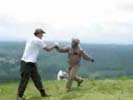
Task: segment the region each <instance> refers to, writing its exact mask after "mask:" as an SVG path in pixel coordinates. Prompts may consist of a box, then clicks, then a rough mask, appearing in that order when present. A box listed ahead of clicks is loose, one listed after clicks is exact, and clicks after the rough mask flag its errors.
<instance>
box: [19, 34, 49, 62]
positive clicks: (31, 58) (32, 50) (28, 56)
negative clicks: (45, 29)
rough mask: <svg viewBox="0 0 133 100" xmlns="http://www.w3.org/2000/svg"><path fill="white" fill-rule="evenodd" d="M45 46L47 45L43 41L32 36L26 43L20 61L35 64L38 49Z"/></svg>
mask: <svg viewBox="0 0 133 100" xmlns="http://www.w3.org/2000/svg"><path fill="white" fill-rule="evenodd" d="M46 46H47V45H46V43H45V42H44V41H43V40H41V39H39V38H38V37H36V36H34V37H33V38H32V39H30V40H29V41H27V43H26V46H25V50H24V53H23V56H22V59H21V60H23V61H25V62H33V63H35V62H36V60H37V57H38V55H39V51H40V49H42V48H45V47H46Z"/></svg>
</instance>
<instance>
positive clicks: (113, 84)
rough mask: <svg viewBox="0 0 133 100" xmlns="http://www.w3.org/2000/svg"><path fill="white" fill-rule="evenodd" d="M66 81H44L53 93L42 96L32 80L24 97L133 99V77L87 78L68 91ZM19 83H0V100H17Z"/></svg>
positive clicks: (35, 98)
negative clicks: (78, 85) (48, 95)
mask: <svg viewBox="0 0 133 100" xmlns="http://www.w3.org/2000/svg"><path fill="white" fill-rule="evenodd" d="M65 83H66V81H43V85H44V87H45V88H46V90H47V92H48V93H49V94H50V95H51V96H50V97H47V98H41V97H40V94H39V92H38V91H37V89H36V88H35V87H34V85H33V83H32V82H29V84H28V86H27V89H26V91H25V95H24V97H25V98H26V100H133V79H115V80H113V79H104V80H87V79H85V80H84V82H83V84H82V85H81V86H80V87H77V85H76V83H73V87H72V91H71V92H68V93H67V92H66V90H65ZM17 87H18V83H4V84H0V100H16V91H17Z"/></svg>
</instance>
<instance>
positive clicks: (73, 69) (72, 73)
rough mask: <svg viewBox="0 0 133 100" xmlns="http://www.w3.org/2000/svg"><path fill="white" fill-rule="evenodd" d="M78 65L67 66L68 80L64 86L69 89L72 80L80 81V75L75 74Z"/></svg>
mask: <svg viewBox="0 0 133 100" xmlns="http://www.w3.org/2000/svg"><path fill="white" fill-rule="evenodd" d="M79 66H80V65H74V66H70V67H69V70H68V81H67V84H66V88H67V89H68V90H70V89H71V87H72V82H73V81H76V82H77V83H78V82H80V81H81V77H79V76H78V75H77V72H78V68H79Z"/></svg>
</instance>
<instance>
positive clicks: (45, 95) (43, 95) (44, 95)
mask: <svg viewBox="0 0 133 100" xmlns="http://www.w3.org/2000/svg"><path fill="white" fill-rule="evenodd" d="M41 96H42V97H50V96H51V95H48V94H42V95H41Z"/></svg>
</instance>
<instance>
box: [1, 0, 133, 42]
mask: <svg viewBox="0 0 133 100" xmlns="http://www.w3.org/2000/svg"><path fill="white" fill-rule="evenodd" d="M132 27H133V0H0V40H1V41H3V40H4V41H5V40H19V41H23V40H26V39H28V38H30V37H31V36H32V35H33V32H34V30H35V28H42V29H44V30H45V31H46V33H47V34H46V37H45V38H46V40H50V41H70V40H71V38H72V37H78V38H80V40H81V42H86V43H105V44H108V43H115V44H133V28H132Z"/></svg>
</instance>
